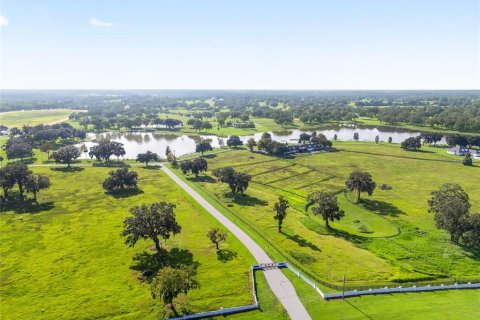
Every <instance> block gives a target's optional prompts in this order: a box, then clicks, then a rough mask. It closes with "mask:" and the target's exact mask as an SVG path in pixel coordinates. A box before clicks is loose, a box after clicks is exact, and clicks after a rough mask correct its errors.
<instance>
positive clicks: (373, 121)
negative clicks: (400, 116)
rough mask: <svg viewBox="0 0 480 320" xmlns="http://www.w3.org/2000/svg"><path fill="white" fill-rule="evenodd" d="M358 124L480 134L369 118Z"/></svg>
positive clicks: (358, 120)
mask: <svg viewBox="0 0 480 320" xmlns="http://www.w3.org/2000/svg"><path fill="white" fill-rule="evenodd" d="M356 123H359V124H365V125H370V126H381V127H396V128H404V129H409V130H415V131H417V130H418V131H428V132H439V133H454V134H455V133H458V134H467V135H473V134H478V133H473V132H462V131H455V130H449V129H445V128H440V127H430V126H415V125H412V124H408V123H396V124H386V123H382V122H380V120H378V119H377V118H369V117H360V118H358V119H357V121H356Z"/></svg>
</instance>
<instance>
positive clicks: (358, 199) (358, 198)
mask: <svg viewBox="0 0 480 320" xmlns="http://www.w3.org/2000/svg"><path fill="white" fill-rule="evenodd" d="M359 202H360V190H358V195H357V203H359Z"/></svg>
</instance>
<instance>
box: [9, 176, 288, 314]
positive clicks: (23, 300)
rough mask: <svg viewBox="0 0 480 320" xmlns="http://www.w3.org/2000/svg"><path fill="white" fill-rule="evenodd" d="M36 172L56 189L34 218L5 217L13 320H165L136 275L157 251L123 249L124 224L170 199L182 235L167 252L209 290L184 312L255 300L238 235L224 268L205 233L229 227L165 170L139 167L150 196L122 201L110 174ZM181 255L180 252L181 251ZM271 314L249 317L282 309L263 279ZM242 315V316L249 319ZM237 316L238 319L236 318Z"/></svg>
mask: <svg viewBox="0 0 480 320" xmlns="http://www.w3.org/2000/svg"><path fill="white" fill-rule="evenodd" d="M53 169H54V168H50V167H32V170H33V171H34V172H35V173H41V174H45V175H48V176H49V177H50V179H51V181H52V185H51V188H50V189H48V190H45V191H42V192H40V194H39V202H40V204H49V205H48V206H45V208H46V209H45V210H43V211H39V212H37V213H35V214H28V213H23V214H19V213H15V212H13V211H9V212H2V213H1V214H0V241H1V243H2V245H1V251H0V252H1V257H2V261H1V264H0V279H1V283H2V287H1V299H0V300H1V302H0V305H1V310H2V314H3V315H4V316H6V317H7V318H10V319H27V318H35V319H59V318H62V319H92V318H122V319H157V318H159V317H160V316H162V315H163V305H162V304H161V303H159V302H156V303H155V302H154V300H153V299H152V297H151V295H150V287H149V284H148V283H147V282H145V281H140V280H139V277H140V273H139V272H138V271H135V270H133V269H131V267H132V266H133V265H135V263H134V261H133V260H132V258H133V257H134V256H135V255H137V254H142V253H144V254H146V255H147V257H148V256H149V255H150V254H152V253H153V252H152V251H151V250H152V249H151V248H152V245H153V243H152V242H151V241H148V240H145V241H143V240H141V241H139V243H138V244H137V245H136V246H135V247H134V248H131V247H128V246H127V245H125V244H124V243H123V240H124V239H122V237H120V232H121V231H122V225H123V220H124V219H125V217H127V216H128V215H129V211H128V209H129V208H130V207H132V206H133V205H139V204H142V203H152V202H156V201H162V200H163V201H170V202H172V203H175V204H176V205H177V208H176V210H175V211H176V215H177V219H178V221H179V223H180V225H182V232H181V234H180V235H177V236H175V237H173V238H171V239H170V240H168V241H167V242H166V243H164V244H163V245H164V246H165V248H166V249H167V250H168V251H169V253H168V257H169V260H170V261H173V262H172V263H174V262H183V263H185V264H189V265H196V266H197V267H198V269H197V271H198V275H197V278H198V280H199V282H200V285H201V287H200V288H199V289H196V290H193V291H191V292H190V293H189V294H188V299H179V300H178V301H177V303H178V305H177V309H178V310H182V307H184V308H186V309H187V310H188V311H190V312H201V311H207V310H215V309H219V308H221V307H225V308H226V307H232V306H238V305H245V304H249V303H252V302H253V297H252V294H251V278H250V265H251V264H253V263H254V259H253V257H252V256H251V255H250V253H249V252H248V250H247V249H246V248H245V247H244V246H243V245H242V244H241V243H240V242H239V241H238V240H237V239H236V238H234V237H233V236H232V235H230V236H229V238H228V239H227V241H226V243H223V244H222V245H221V248H222V249H224V250H226V251H228V252H229V253H231V254H229V255H228V256H229V257H230V258H228V259H222V260H219V259H220V258H219V256H218V255H217V253H216V251H215V249H214V248H213V247H212V245H211V243H210V242H209V240H208V238H207V236H206V233H207V231H208V230H209V229H211V228H213V227H221V225H220V224H219V223H218V222H217V221H216V220H215V219H214V218H213V217H211V216H210V215H209V214H208V213H207V212H205V211H204V209H203V208H201V207H200V206H199V205H198V204H197V203H196V202H195V201H194V200H193V199H192V198H191V197H190V196H188V195H187V194H185V193H184V192H183V191H182V190H181V189H180V188H179V187H177V186H176V185H175V184H173V183H172V182H171V180H170V179H169V178H168V177H167V176H166V175H165V174H164V173H163V172H161V171H160V170H151V169H148V170H147V169H144V168H140V167H136V168H135V171H137V172H138V174H139V188H140V189H141V190H142V192H139V193H136V194H133V195H130V196H126V197H113V196H111V195H107V194H105V192H104V191H103V189H102V187H101V182H102V181H103V179H104V177H106V176H107V173H108V171H110V170H111V169H110V168H101V167H85V168H82V169H83V170H81V171H66V170H53ZM177 248H178V249H177ZM257 280H258V284H257V288H258V290H259V295H260V297H261V299H262V300H264V302H265V305H264V306H265V308H264V312H257V311H256V312H252V313H249V314H248V317H249V318H250V316H251V317H252V318H254V319H255V318H258V319H262V318H264V317H265V315H269V316H268V317H270V318H278V317H277V316H279V315H281V312H282V308H281V305H280V304H279V302H278V301H277V300H276V299H275V297H274V296H273V294H272V293H271V291H270V290H269V288H268V286H267V285H266V284H265V280H264V278H262V275H258V274H257ZM246 316H247V314H245V315H241V316H240V318H242V317H246ZM235 317H237V316H232V318H235Z"/></svg>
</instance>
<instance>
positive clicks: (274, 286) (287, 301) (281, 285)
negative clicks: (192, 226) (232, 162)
mask: <svg viewBox="0 0 480 320" xmlns="http://www.w3.org/2000/svg"><path fill="white" fill-rule="evenodd" d="M162 170H163V171H164V172H165V173H166V174H167V175H168V176H169V177H170V178H171V179H172V180H173V181H175V182H176V183H177V184H178V185H179V186H180V187H182V188H183V190H185V191H186V192H187V193H188V194H189V195H190V196H192V197H193V198H194V199H195V201H197V202H198V203H199V204H200V205H202V206H203V207H204V208H205V209H206V210H207V211H208V212H209V213H210V214H211V215H212V216H213V217H214V218H215V219H217V220H218V221H219V222H220V223H222V224H223V225H224V226H225V227H226V228H227V229H228V230H229V231H230V232H231V233H232V234H233V235H235V237H237V238H238V239H239V240H240V241H241V242H242V243H243V244H244V245H245V246H246V247H247V249H248V250H249V251H250V253H251V254H252V255H253V256H254V257H255V260H257V262H258V263H273V261H272V260H271V259H270V257H269V256H268V255H267V253H266V252H265V251H263V249H262V248H260V246H259V245H258V244H257V243H256V242H255V241H253V240H252V238H250V237H249V236H248V235H247V234H246V233H245V232H244V231H243V230H242V229H240V228H239V227H237V225H236V224H234V223H233V222H231V221H230V220H229V219H227V218H226V217H225V216H224V215H223V214H222V213H221V212H220V211H218V210H217V209H215V208H214V207H213V206H212V205H211V204H210V203H209V202H208V201H207V200H205V199H204V198H203V197H202V196H201V195H200V194H198V193H197V192H196V191H195V190H193V189H192V188H191V187H190V186H189V185H187V184H186V183H185V182H183V181H182V180H181V179H180V178H178V177H177V176H176V175H175V174H174V173H173V172H172V171H170V170H169V169H168V168H166V167H165V166H162ZM264 273H265V278H266V279H267V282H268V285H269V286H270V289H271V290H272V291H273V293H274V294H275V296H276V297H277V298H278V300H280V302H281V303H282V305H283V307H284V308H285V310H287V312H288V315H289V316H290V318H291V319H293V320H309V319H311V317H310V316H309V314H308V313H307V310H306V309H305V307H304V306H303V304H302V302H301V301H300V299H299V298H298V296H297V293H296V291H295V288H294V287H293V285H292V283H291V282H290V280H288V278H287V277H286V276H285V275H284V274H283V273H282V271H280V270H279V269H272V270H266V271H264Z"/></svg>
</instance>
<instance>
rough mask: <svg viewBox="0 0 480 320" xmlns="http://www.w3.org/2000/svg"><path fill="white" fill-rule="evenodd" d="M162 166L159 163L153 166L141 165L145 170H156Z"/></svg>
mask: <svg viewBox="0 0 480 320" xmlns="http://www.w3.org/2000/svg"><path fill="white" fill-rule="evenodd" d="M161 167H162V166H160V165H153V166H144V167H142V169H147V170H158V169H160V168H161Z"/></svg>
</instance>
